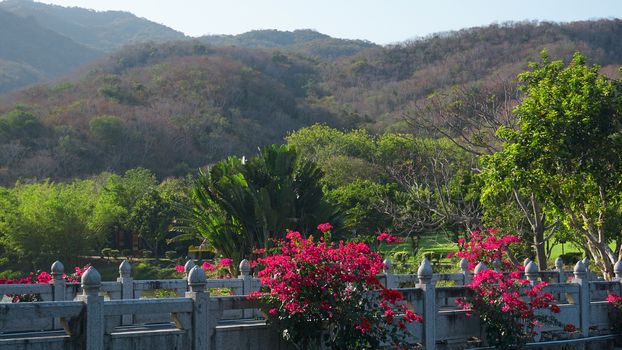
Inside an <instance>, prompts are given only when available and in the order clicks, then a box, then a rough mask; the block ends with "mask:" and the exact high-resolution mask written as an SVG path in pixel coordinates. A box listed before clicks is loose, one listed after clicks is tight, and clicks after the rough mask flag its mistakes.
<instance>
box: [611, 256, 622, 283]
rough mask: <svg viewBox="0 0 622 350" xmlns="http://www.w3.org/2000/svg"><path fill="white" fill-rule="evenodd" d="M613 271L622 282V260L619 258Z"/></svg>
mask: <svg viewBox="0 0 622 350" xmlns="http://www.w3.org/2000/svg"><path fill="white" fill-rule="evenodd" d="M613 273H615V275H616V279H617V280H618V281H620V282H622V260H618V262H617V263H616V264H615V265H613Z"/></svg>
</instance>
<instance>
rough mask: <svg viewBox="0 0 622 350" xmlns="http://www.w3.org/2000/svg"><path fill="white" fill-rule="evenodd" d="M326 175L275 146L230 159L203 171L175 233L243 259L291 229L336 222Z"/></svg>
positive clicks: (285, 148) (289, 150) (287, 148)
mask: <svg viewBox="0 0 622 350" xmlns="http://www.w3.org/2000/svg"><path fill="white" fill-rule="evenodd" d="M321 177H322V172H321V171H320V170H319V169H318V168H317V166H316V165H315V164H314V163H312V162H308V161H302V160H301V159H300V157H299V155H298V153H297V152H296V151H295V150H294V149H293V148H292V147H290V146H275V145H273V146H270V147H266V148H264V149H263V150H262V151H261V154H260V155H258V156H256V157H253V158H251V159H249V160H245V159H244V158H237V157H229V158H227V159H225V160H223V161H220V162H218V163H216V164H215V165H214V166H212V167H210V168H209V170H208V172H207V173H205V172H202V171H201V172H200V173H199V176H198V177H197V179H196V182H195V184H194V186H193V192H192V204H191V205H190V207H188V208H186V210H185V212H184V213H185V214H184V217H183V218H182V219H181V220H180V222H179V225H178V226H177V228H176V230H177V231H180V232H181V233H183V235H180V236H179V237H178V239H186V238H194V237H197V236H202V237H203V238H205V240H206V241H207V242H208V243H209V244H210V245H211V246H212V247H214V248H215V249H216V250H218V251H219V253H221V254H223V255H225V256H228V257H230V258H233V259H235V260H238V261H239V259H240V258H242V257H245V256H248V255H249V254H250V253H251V252H252V250H254V249H256V248H267V247H271V246H273V243H274V240H277V239H283V238H284V237H285V236H284V235H285V233H286V232H287V230H289V229H291V230H297V231H299V232H302V233H306V232H311V231H312V230H313V229H315V227H316V225H317V224H318V223H322V222H326V221H331V222H333V223H334V224H336V222H335V221H336V220H337V218H338V215H337V211H336V209H335V208H334V207H333V206H332V205H331V204H329V203H328V202H327V201H326V200H325V199H324V194H323V193H322V189H321V187H320V179H321Z"/></svg>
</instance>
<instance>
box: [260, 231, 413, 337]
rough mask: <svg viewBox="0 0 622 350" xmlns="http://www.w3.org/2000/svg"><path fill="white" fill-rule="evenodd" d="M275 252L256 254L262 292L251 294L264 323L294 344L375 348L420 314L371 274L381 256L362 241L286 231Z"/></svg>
mask: <svg viewBox="0 0 622 350" xmlns="http://www.w3.org/2000/svg"><path fill="white" fill-rule="evenodd" d="M279 248H280V250H281V253H280V254H274V255H269V256H267V257H264V258H260V259H259V262H260V263H262V264H263V265H264V268H263V270H261V271H259V273H258V276H259V277H260V279H261V283H262V284H263V285H265V286H267V289H268V290H267V293H252V294H251V295H249V298H252V299H257V300H259V301H260V302H261V303H262V305H263V309H264V312H265V314H266V316H267V318H268V322H270V323H272V324H273V325H274V326H275V327H277V328H278V329H279V330H280V331H281V332H282V335H283V337H284V338H285V339H286V340H289V341H290V342H293V343H294V344H296V345H297V346H298V347H299V348H309V347H312V346H313V345H318V344H317V339H318V337H319V336H321V333H322V331H323V333H324V334H325V335H327V337H325V338H324V339H322V340H320V341H321V342H323V343H324V344H325V345H326V346H328V347H330V348H333V349H360V348H378V347H380V345H381V344H383V343H390V344H399V343H400V342H402V341H403V340H404V339H405V338H406V337H407V336H408V333H407V332H406V331H405V329H406V324H407V323H410V322H413V321H421V320H422V318H421V317H420V316H418V315H416V314H415V313H414V312H412V311H411V310H409V309H408V308H407V306H406V305H405V304H403V303H401V301H402V300H403V298H404V297H403V295H402V293H400V292H399V291H396V290H393V289H387V288H384V287H383V286H382V285H381V284H380V283H379V281H378V279H377V278H376V274H378V273H379V272H380V271H381V270H382V269H383V263H382V261H381V259H380V256H379V255H378V254H376V253H374V252H373V251H372V250H371V249H370V248H369V246H368V245H367V244H364V243H354V242H349V243H344V242H339V244H331V243H327V242H326V241H325V240H324V239H321V240H320V241H319V242H314V241H313V237H309V238H303V237H302V236H301V234H300V233H298V232H293V231H290V232H288V233H287V235H286V241H284V242H281V243H280V245H279Z"/></svg>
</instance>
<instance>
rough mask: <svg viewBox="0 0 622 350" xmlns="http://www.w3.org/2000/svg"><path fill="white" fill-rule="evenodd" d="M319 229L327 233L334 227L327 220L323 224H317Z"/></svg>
mask: <svg viewBox="0 0 622 350" xmlns="http://www.w3.org/2000/svg"><path fill="white" fill-rule="evenodd" d="M317 229H318V230H319V231H321V232H322V233H326V231H328V230H332V229H333V225H331V224H330V223H329V222H325V223H323V224H319V225H317Z"/></svg>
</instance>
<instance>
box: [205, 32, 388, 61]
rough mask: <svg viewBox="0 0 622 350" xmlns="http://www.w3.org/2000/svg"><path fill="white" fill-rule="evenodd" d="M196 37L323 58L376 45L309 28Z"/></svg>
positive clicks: (222, 43)
mask: <svg viewBox="0 0 622 350" xmlns="http://www.w3.org/2000/svg"><path fill="white" fill-rule="evenodd" d="M198 40H199V41H201V42H202V43H206V44H212V45H220V46H222V45H234V46H241V47H247V48H266V49H283V50H286V51H291V52H297V53H300V54H304V55H308V56H311V57H318V58H324V59H333V58H337V57H341V56H351V55H353V54H356V53H358V52H359V51H361V50H363V49H369V48H374V47H380V46H378V45H376V44H374V43H372V42H369V41H364V40H348V39H337V38H333V37H330V36H328V35H326V34H322V33H319V32H316V31H314V30H310V29H301V30H294V31H291V32H288V31H280V30H253V31H250V32H247V33H243V34H239V35H206V36H202V37H200V38H198Z"/></svg>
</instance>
